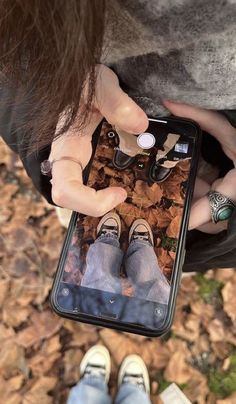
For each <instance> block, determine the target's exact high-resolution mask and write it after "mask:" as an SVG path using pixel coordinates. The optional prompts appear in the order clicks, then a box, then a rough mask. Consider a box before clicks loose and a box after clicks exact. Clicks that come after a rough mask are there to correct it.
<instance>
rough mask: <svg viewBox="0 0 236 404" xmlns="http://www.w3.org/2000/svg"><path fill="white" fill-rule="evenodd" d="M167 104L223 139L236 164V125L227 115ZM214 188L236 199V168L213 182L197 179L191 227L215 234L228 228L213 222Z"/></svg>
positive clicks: (229, 154)
mask: <svg viewBox="0 0 236 404" xmlns="http://www.w3.org/2000/svg"><path fill="white" fill-rule="evenodd" d="M164 105H165V106H166V107H167V108H168V109H169V111H170V112H171V113H172V114H174V115H176V116H181V117H184V118H189V119H193V120H194V121H195V122H197V123H198V124H199V125H200V126H201V128H202V129H203V130H205V131H206V132H208V133H210V134H211V135H212V136H214V137H215V138H216V139H217V140H218V141H219V142H220V144H221V146H222V149H223V150H224V152H225V154H226V155H227V156H228V157H229V158H230V159H231V160H232V161H233V163H234V165H235V166H236V128H234V127H233V126H232V125H231V124H230V123H229V122H228V120H227V119H226V118H225V117H224V116H223V115H221V114H219V113H218V112H215V111H211V110H207V109H202V108H197V107H193V106H191V105H187V104H179V103H174V102H171V101H164ZM212 153H214V150H212ZM210 189H213V190H215V191H218V192H221V193H222V194H223V195H225V196H227V197H229V198H231V199H232V200H234V201H236V168H235V169H233V170H230V171H229V172H228V173H227V175H226V176H225V177H224V178H220V179H218V180H216V181H215V182H214V183H213V184H211V185H209V184H207V183H206V182H205V181H203V180H201V179H198V178H197V180H196V184H195V191H194V194H195V201H194V202H193V204H192V208H191V214H190V220H189V229H190V230H191V229H194V228H199V226H201V227H200V230H202V231H205V232H209V233H215V232H217V231H220V230H222V228H223V227H224V228H225V223H223V224H222V222H219V223H217V224H213V223H212V222H211V211H210V205H209V201H208V198H207V196H206V193H207V192H208V191H209V190H210ZM196 196H197V199H196ZM209 222H210V223H209ZM206 223H207V225H206ZM222 226H223V227H222Z"/></svg>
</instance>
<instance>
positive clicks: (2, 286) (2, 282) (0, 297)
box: [0, 279, 10, 306]
mask: <svg viewBox="0 0 236 404" xmlns="http://www.w3.org/2000/svg"><path fill="white" fill-rule="evenodd" d="M9 285H10V280H9V279H0V306H2V305H3V302H4V300H5V298H6V296H7V293H8V290H9Z"/></svg>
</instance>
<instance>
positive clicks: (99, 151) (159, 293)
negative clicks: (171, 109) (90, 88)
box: [52, 118, 200, 336]
mask: <svg viewBox="0 0 236 404" xmlns="http://www.w3.org/2000/svg"><path fill="white" fill-rule="evenodd" d="M199 140H200V131H199V128H198V126H197V125H195V124H194V123H193V122H190V121H185V120H181V119H175V118H163V119H159V120H158V119H155V118H149V126H148V129H147V131H146V132H144V133H140V134H139V135H130V134H127V133H126V132H125V131H123V130H120V129H119V128H118V127H115V126H111V125H110V124H108V123H107V122H106V121H104V122H103V125H102V126H101V125H100V126H99V127H98V129H97V130H96V132H95V134H94V136H93V156H92V159H91V161H90V164H89V166H88V167H87V170H86V172H85V175H84V181H85V183H87V184H88V185H89V186H91V187H92V188H94V189H96V190H100V189H104V188H106V187H109V186H115V187H117V186H118V187H119V186H122V187H123V188H124V189H125V190H126V192H127V199H126V200H125V202H123V203H121V204H120V205H118V206H116V208H115V209H113V210H112V211H110V212H108V213H107V214H106V215H103V216H102V217H100V218H94V217H90V216H84V215H78V214H77V213H74V214H73V216H72V220H71V223H70V228H69V231H68V235H67V238H66V241H65V244H64V248H63V251H62V255H61V259H60V262H59V268H58V272H57V275H56V279H55V283H54V287H53V291H52V304H53V307H54V309H55V310H56V311H57V313H58V314H60V315H63V316H66V317H69V318H73V319H75V320H78V321H84V322H90V323H93V324H97V325H103V326H109V327H113V328H117V329H120V330H125V331H129V332H136V333H140V334H143V335H150V336H157V335H161V334H163V333H164V332H166V330H167V329H168V327H169V326H170V324H171V320H172V317H173V312H174V307H175V298H176V293H177V288H178V279H179V277H180V274H181V267H182V263H183V259H184V246H185V236H186V232H187V223H188V217H189V212H190V203H191V197H192V194H193V187H194V179H195V175H196V167H197V160H198V151H199Z"/></svg>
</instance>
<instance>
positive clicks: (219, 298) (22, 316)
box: [0, 143, 236, 404]
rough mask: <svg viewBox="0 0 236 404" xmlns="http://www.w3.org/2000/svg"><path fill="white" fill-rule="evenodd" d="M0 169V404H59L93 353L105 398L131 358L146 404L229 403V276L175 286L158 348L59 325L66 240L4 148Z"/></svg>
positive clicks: (234, 283) (233, 357) (234, 397)
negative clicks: (175, 389) (171, 313)
mask: <svg viewBox="0 0 236 404" xmlns="http://www.w3.org/2000/svg"><path fill="white" fill-rule="evenodd" d="M0 164H1V165H0V169H1V177H0V183H1V184H0V187H1V207H0V227H1V233H0V234H1V237H0V391H1V397H0V403H4V404H5V403H6V404H13V403H14V404H20V403H23V404H31V403H32V404H38V403H43V404H50V403H65V402H66V398H67V395H68V392H69V389H70V387H71V386H73V385H74V384H75V383H76V382H77V381H78V379H79V363H80V361H81V358H82V356H83V354H84V352H85V351H86V350H87V349H88V348H89V347H91V346H92V345H94V344H95V343H101V344H104V345H106V346H107V348H108V349H109V351H110V353H111V355H112V374H111V380H110V390H111V393H112V394H113V395H114V394H115V391H116V376H117V372H118V368H119V365H120V363H121V361H122V360H123V358H124V357H125V356H126V355H127V354H130V353H137V354H140V355H141V356H142V358H143V359H144V361H145V362H146V364H147V366H148V369H149V374H150V378H151V398H152V402H153V403H154V404H157V403H161V401H160V399H159V398H158V394H159V393H160V391H161V390H163V389H164V388H165V387H166V386H168V384H169V383H170V382H175V383H177V384H178V386H180V388H181V389H182V390H183V392H184V393H185V394H186V396H187V397H188V398H189V399H190V400H191V401H192V402H193V403H197V404H205V403H207V404H213V403H217V404H234V403H236V293H235V289H236V272H235V270H234V269H225V270H217V269H216V270H214V271H210V272H208V273H207V275H205V276H202V275H197V276H193V277H188V278H185V279H183V280H182V283H181V288H180V291H179V297H178V302H177V309H176V313H175V321H174V324H173V327H172V329H171V332H170V333H169V334H168V335H166V336H165V338H163V339H151V338H145V337H140V336H134V335H129V334H125V333H119V332H115V331H112V330H108V329H102V328H96V327H93V326H87V325H83V324H79V323H75V322H72V321H69V320H63V319H62V318H59V317H58V316H57V315H56V314H54V313H53V312H52V310H51V308H50V305H49V298H48V297H49V292H50V289H51V286H52V280H53V275H54V273H55V270H56V266H57V261H58V256H59V253H60V249H61V245H62V241H63V237H64V234H65V231H64V229H62V228H61V226H60V224H59V222H58V220H57V217H56V215H55V211H54V209H53V208H52V207H51V206H49V205H48V204H47V203H46V202H45V201H43V200H42V198H41V197H40V195H39V194H38V193H37V192H36V191H35V190H34V189H33V187H32V185H31V183H30V180H29V179H28V177H27V175H26V173H25V171H24V170H23V169H22V166H21V163H20V162H19V160H18V159H17V158H16V156H15V155H13V154H12V153H11V152H9V149H8V148H7V147H6V146H5V145H4V144H3V143H0ZM173 404H174V403H173Z"/></svg>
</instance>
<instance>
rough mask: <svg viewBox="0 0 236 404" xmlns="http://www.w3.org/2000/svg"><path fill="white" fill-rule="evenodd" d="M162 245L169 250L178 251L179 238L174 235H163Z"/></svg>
mask: <svg viewBox="0 0 236 404" xmlns="http://www.w3.org/2000/svg"><path fill="white" fill-rule="evenodd" d="M161 246H162V247H163V248H164V249H165V250H168V251H174V252H175V251H176V246H177V239H176V238H173V237H168V236H166V235H164V234H163V235H162V236H161Z"/></svg>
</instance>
